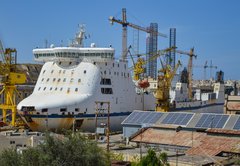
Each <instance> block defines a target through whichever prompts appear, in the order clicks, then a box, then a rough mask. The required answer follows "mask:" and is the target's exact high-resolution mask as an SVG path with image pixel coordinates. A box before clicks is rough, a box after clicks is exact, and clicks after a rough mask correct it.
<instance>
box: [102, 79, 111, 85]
mask: <svg viewBox="0 0 240 166" xmlns="http://www.w3.org/2000/svg"><path fill="white" fill-rule="evenodd" d="M100 84H101V85H111V79H109V78H102V79H101V82H100Z"/></svg>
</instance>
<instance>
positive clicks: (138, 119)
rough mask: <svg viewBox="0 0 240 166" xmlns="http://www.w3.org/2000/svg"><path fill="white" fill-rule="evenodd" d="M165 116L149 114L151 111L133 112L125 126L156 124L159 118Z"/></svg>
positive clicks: (155, 113) (125, 121) (156, 113)
mask: <svg viewBox="0 0 240 166" xmlns="http://www.w3.org/2000/svg"><path fill="white" fill-rule="evenodd" d="M162 115H163V113H159V112H149V111H145V112H143V111H141V112H137V111H136V112H133V113H131V114H130V115H129V116H128V117H127V118H126V119H125V120H124V121H123V123H124V124H154V123H156V122H157V121H158V120H159V118H160V117H161V116H162Z"/></svg>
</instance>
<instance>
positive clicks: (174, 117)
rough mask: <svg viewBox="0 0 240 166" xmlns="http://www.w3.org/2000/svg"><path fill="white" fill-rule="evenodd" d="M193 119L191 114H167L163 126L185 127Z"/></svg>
mask: <svg viewBox="0 0 240 166" xmlns="http://www.w3.org/2000/svg"><path fill="white" fill-rule="evenodd" d="M192 117H193V114H191V113H168V115H167V116H166V118H164V119H163V121H162V123H163V124H175V125H187V123H188V122H189V121H190V119H191V118H192Z"/></svg>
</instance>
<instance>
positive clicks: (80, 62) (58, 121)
mask: <svg viewBox="0 0 240 166" xmlns="http://www.w3.org/2000/svg"><path fill="white" fill-rule="evenodd" d="M82 32H83V30H82V31H80V33H82ZM80 33H79V34H78V35H77V38H76V41H75V43H74V44H73V45H71V46H69V47H54V46H53V45H52V46H51V47H50V48H37V49H34V50H33V54H34V56H35V60H36V61H41V62H45V64H44V65H43V67H42V70H41V72H40V75H39V78H38V81H37V83H36V86H35V88H34V91H33V93H32V94H31V95H30V96H29V97H27V98H26V99H24V100H23V101H22V102H20V103H19V104H18V107H17V108H18V110H19V113H20V114H21V115H23V117H24V119H25V121H26V122H27V123H28V125H29V127H30V128H31V129H32V130H45V129H60V128H70V127H71V126H72V125H73V122H76V123H77V125H78V126H80V127H81V128H82V129H86V130H89V131H94V130H95V112H96V108H95V107H96V104H95V102H96V101H103V102H106V101H107V102H110V117H111V123H110V125H111V129H112V130H117V129H119V130H120V129H121V125H120V123H121V122H122V121H123V119H124V118H125V117H126V116H127V115H129V114H130V113H131V112H132V110H135V109H143V110H154V100H153V96H151V95H146V94H145V95H139V94H137V93H136V92H135V85H134V83H133V81H132V78H131V76H130V72H129V70H128V62H127V61H126V60H116V59H115V57H114V53H115V50H114V48H112V47H109V48H98V47H96V45H95V44H91V47H81V46H82V43H79V42H81V40H80V38H81V37H82V35H83V33H82V35H80ZM104 118H105V117H102V118H100V119H102V121H104ZM98 122H99V123H101V120H98Z"/></svg>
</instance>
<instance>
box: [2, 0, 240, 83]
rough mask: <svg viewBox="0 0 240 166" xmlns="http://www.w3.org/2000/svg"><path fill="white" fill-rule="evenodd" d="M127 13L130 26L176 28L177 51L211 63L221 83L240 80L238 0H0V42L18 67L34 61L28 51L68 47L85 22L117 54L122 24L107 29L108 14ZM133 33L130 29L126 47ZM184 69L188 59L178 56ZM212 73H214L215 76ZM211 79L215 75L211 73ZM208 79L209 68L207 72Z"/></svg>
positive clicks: (162, 43) (197, 74) (163, 42)
mask: <svg viewBox="0 0 240 166" xmlns="http://www.w3.org/2000/svg"><path fill="white" fill-rule="evenodd" d="M123 7H125V8H126V9H127V20H128V21H129V22H132V23H135V24H138V25H141V26H143V27H147V26H148V25H149V24H150V23H151V22H156V23H158V26H159V31H160V32H161V33H165V34H167V35H168V34H169V28H172V27H174V28H176V29H177V47H178V48H179V49H180V50H186V51H187V50H189V49H190V48H191V47H193V46H194V48H195V53H196V54H197V55H198V57H197V59H196V60H195V61H194V65H198V66H201V65H204V63H205V61H208V62H209V63H210V61H211V60H212V62H213V65H216V66H218V70H220V69H221V70H223V71H224V72H225V79H240V74H239V71H240V58H239V56H240V48H239V47H240V46H239V45H240V19H239V16H240V1H238V0H230V1H229V0H228V1H227V0H148V1H144V0H111V1H110V0H68V1H67V0H51V1H50V0H35V1H34V0H21V1H19V0H2V1H1V10H0V22H1V23H0V39H1V40H2V42H3V44H4V46H5V47H14V48H17V50H18V60H19V63H34V61H33V55H32V49H33V48H35V47H43V46H44V45H45V44H44V41H45V40H48V43H49V44H51V43H53V44H55V45H56V46H57V45H60V44H61V43H62V44H64V45H67V44H68V43H69V41H70V40H71V39H72V38H73V37H74V35H75V33H76V31H77V29H78V26H77V25H78V24H85V25H86V31H87V34H90V36H91V38H90V39H88V40H86V42H85V44H86V45H90V43H92V42H94V43H96V44H97V46H109V44H112V46H113V47H114V48H115V49H116V56H117V57H119V55H120V53H121V26H120V25H118V24H114V25H113V26H111V25H110V24H109V21H108V17H109V16H115V17H117V18H121V9H122V8H123ZM145 40H146V33H144V32H141V33H140V52H141V53H144V52H145V48H146V46H145ZM158 41H159V44H158V47H159V49H164V48H166V47H168V43H169V39H165V38H159V40H158ZM132 43H133V30H132V29H131V28H128V44H132ZM178 58H180V59H181V60H182V61H183V63H184V64H185V65H186V61H187V57H186V56H184V55H181V56H178ZM214 71H215V70H213V72H214ZM212 75H214V74H212ZM207 76H208V77H209V76H210V69H208V70H207ZM194 78H195V79H202V78H203V68H200V67H194Z"/></svg>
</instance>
